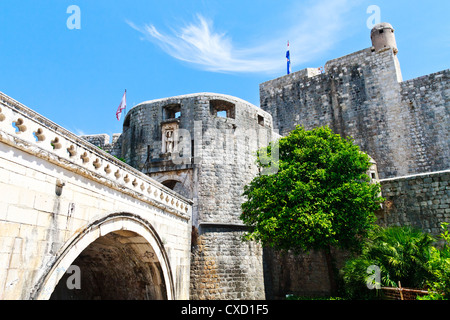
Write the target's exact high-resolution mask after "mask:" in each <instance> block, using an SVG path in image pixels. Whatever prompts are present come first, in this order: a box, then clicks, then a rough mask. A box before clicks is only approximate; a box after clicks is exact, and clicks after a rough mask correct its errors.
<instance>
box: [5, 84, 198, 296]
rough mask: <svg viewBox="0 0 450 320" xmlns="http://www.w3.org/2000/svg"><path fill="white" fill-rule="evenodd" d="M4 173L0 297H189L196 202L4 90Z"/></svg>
mask: <svg viewBox="0 0 450 320" xmlns="http://www.w3.org/2000/svg"><path fill="white" fill-rule="evenodd" d="M0 178H1V179H0V244H1V249H2V251H1V254H0V299H7V300H12V299H49V298H63V299H72V298H74V299H75V298H81V299H188V298H189V283H190V281H189V277H190V273H189V272H190V240H191V229H192V225H191V213H192V204H193V202H192V201H191V200H189V199H187V198H185V197H183V196H181V195H179V194H177V193H176V192H175V191H173V190H170V189H169V188H168V187H166V186H164V185H162V184H160V183H158V182H157V181H155V180H154V179H152V178H150V177H148V176H147V175H145V174H143V173H141V172H139V171H138V170H136V169H134V168H132V167H130V166H129V165H127V164H126V163H124V162H122V161H120V160H119V159H117V158H115V157H113V156H111V155H110V154H108V153H106V152H104V151H103V150H101V149H99V148H97V147H95V146H94V145H92V144H90V143H88V142H86V141H85V140H83V139H81V138H80V137H78V136H76V135H74V134H73V133H71V132H69V131H67V130H65V129H64V128H61V127H59V126H58V125H57V124H55V123H53V122H51V121H50V120H48V119H46V118H44V117H42V116H41V115H39V114H37V113H36V112H34V111H33V110H31V109H29V108H27V107H25V106H24V105H22V104H20V103H19V102H17V101H15V100H13V99H11V98H10V97H8V96H6V95H4V94H2V93H1V92H0ZM77 259H78V260H77ZM74 264H79V266H80V267H81V268H80V269H81V270H80V272H81V277H80V279H81V287H82V288H81V291H74V290H72V291H70V290H67V289H68V288H64V284H65V283H67V282H66V281H67V278H69V279H70V278H72V277H71V276H72V274H69V275H67V274H66V270H68V269H69V267H70V266H71V265H74ZM69 270H70V269H69ZM75 271H76V270H75ZM124 273H125V275H124ZM89 279H90V280H91V281H88V283H87V284H83V281H85V280H89ZM60 282H61V283H62V284H61V285H59V283H60ZM112 283H114V285H113V284H112ZM108 284H109V289H108ZM89 286H92V287H93V288H92V289H91V290H90V291H83V288H87V287H89ZM114 286H116V288H114ZM55 288H56V290H55ZM69 289H73V288H69ZM75 289H77V288H75ZM113 289H114V290H113ZM133 290H134V291H133ZM53 293H55V294H54V296H53V297H52V294H53Z"/></svg>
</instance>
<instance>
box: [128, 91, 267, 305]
mask: <svg viewBox="0 0 450 320" xmlns="http://www.w3.org/2000/svg"><path fill="white" fill-rule="evenodd" d="M272 134H273V131H272V117H271V115H270V114H269V113H267V112H265V111H263V110H262V109H260V108H258V107H256V106H254V105H252V104H250V103H248V102H246V101H243V100H241V99H239V98H235V97H232V96H228V95H222V94H214V93H199V94H190V95H183V96H177V97H171V98H166V99H159V100H152V101H147V102H143V103H140V104H139V105H137V106H135V107H134V108H132V109H131V110H130V111H129V112H128V114H127V116H126V118H125V121H124V129H123V134H122V139H123V140H122V157H123V158H125V159H126V161H127V163H129V164H131V165H132V166H134V167H135V168H137V169H139V170H141V171H142V172H144V173H146V174H148V175H149V176H151V177H152V178H154V179H156V180H157V181H159V182H161V183H162V184H164V185H166V186H167V187H169V188H172V189H173V190H175V191H177V192H179V193H180V194H181V195H183V196H185V197H187V198H190V199H192V200H193V202H194V203H193V217H192V225H193V234H192V259H191V299H264V298H265V294H264V280H263V279H264V278H263V265H262V248H261V246H260V245H258V244H256V243H253V242H243V241H242V240H241V237H242V235H243V234H244V233H245V232H246V227H245V226H244V225H243V224H242V221H241V220H240V219H239V216H240V214H241V203H242V202H243V201H244V199H243V197H242V193H243V191H244V186H245V185H246V184H248V183H249V182H250V181H251V180H252V179H253V177H254V176H255V175H256V174H257V173H258V168H257V167H256V165H255V151H256V150H258V148H260V147H263V146H267V145H268V143H269V142H270V141H271V140H272ZM174 236H176V235H174Z"/></svg>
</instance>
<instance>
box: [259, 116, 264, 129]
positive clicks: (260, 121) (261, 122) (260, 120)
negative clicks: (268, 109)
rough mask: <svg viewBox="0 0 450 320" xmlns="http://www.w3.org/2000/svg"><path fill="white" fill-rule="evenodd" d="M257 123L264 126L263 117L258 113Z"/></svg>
mask: <svg viewBox="0 0 450 320" xmlns="http://www.w3.org/2000/svg"><path fill="white" fill-rule="evenodd" d="M258 124H259V125H261V126H264V117H263V116H260V115H258Z"/></svg>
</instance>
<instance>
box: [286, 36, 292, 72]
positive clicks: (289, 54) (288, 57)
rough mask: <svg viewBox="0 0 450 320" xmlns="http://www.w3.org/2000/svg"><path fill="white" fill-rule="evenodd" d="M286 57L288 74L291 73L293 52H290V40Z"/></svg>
mask: <svg viewBox="0 0 450 320" xmlns="http://www.w3.org/2000/svg"><path fill="white" fill-rule="evenodd" d="M286 59H287V74H290V73H291V53H290V52H289V41H288V44H287V51H286Z"/></svg>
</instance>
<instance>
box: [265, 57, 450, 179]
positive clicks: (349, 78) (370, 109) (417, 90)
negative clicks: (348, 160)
mask: <svg viewBox="0 0 450 320" xmlns="http://www.w3.org/2000/svg"><path fill="white" fill-rule="evenodd" d="M399 79H401V75H400V69H399V63H398V59H397V56H396V55H394V53H393V51H392V50H386V51H382V52H374V51H372V50H371V49H370V48H368V49H364V50H361V51H358V52H355V53H352V54H349V55H347V56H345V57H342V58H338V59H334V60H331V61H329V62H327V63H326V65H325V73H323V74H318V75H314V74H311V73H306V72H304V71H299V72H296V73H293V74H290V75H287V76H284V77H281V78H278V79H275V80H271V81H268V82H265V83H262V84H261V85H260V98H261V108H262V109H264V110H266V111H267V112H269V113H271V114H272V116H273V119H274V128H278V129H279V130H280V133H281V134H282V135H286V134H288V133H289V132H290V131H291V130H293V129H294V128H295V126H296V125H302V126H304V127H305V128H306V129H312V128H314V127H317V126H323V125H328V126H330V128H331V129H332V130H333V131H334V132H336V133H338V134H340V135H342V136H344V137H353V138H354V140H355V143H356V144H358V145H359V146H360V147H361V149H362V151H364V152H366V153H368V154H369V155H370V156H372V158H374V159H375V161H376V162H377V165H378V170H379V175H380V178H391V177H398V176H403V175H410V174H415V173H420V172H430V171H439V170H445V169H448V163H449V159H450V152H449V150H450V142H449V141H450V139H449V130H448V128H449V127H450V108H449V102H450V101H449V99H450V97H449V93H450V87H449V81H448V79H449V70H445V71H441V72H439V73H435V74H431V75H428V76H425V77H420V78H417V79H413V80H409V81H405V82H399Z"/></svg>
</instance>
